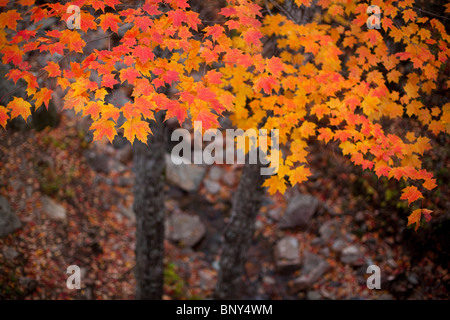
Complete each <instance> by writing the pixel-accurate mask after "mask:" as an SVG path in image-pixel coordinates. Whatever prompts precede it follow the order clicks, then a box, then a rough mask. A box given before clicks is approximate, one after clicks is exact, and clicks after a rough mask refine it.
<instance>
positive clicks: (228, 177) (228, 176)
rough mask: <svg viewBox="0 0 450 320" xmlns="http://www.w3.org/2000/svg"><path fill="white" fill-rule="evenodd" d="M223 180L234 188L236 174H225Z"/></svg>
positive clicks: (230, 172)
mask: <svg viewBox="0 0 450 320" xmlns="http://www.w3.org/2000/svg"><path fill="white" fill-rule="evenodd" d="M222 179H223V182H225V183H226V184H227V185H228V186H230V187H232V186H234V184H235V183H236V173H234V172H233V171H227V172H225V173H224V174H223V177H222Z"/></svg>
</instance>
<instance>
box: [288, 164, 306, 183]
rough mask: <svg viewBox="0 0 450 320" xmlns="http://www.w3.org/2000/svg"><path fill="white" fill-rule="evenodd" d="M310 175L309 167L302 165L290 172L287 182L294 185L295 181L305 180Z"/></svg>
mask: <svg viewBox="0 0 450 320" xmlns="http://www.w3.org/2000/svg"><path fill="white" fill-rule="evenodd" d="M310 175H311V171H310V170H309V168H306V167H305V166H304V165H302V166H299V167H297V168H295V169H294V170H292V171H291V172H290V174H289V182H290V183H291V185H292V186H295V185H296V184H297V183H298V184H300V183H302V182H303V181H307V180H308V177H309V176H310Z"/></svg>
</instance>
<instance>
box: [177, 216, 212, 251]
mask: <svg viewBox="0 0 450 320" xmlns="http://www.w3.org/2000/svg"><path fill="white" fill-rule="evenodd" d="M168 228H169V231H168V235H169V239H170V240H172V241H173V242H176V243H178V244H179V245H180V246H182V247H193V246H195V245H196V244H197V243H198V242H199V241H200V240H202V238H203V237H204V236H205V233H206V228H205V225H204V224H203V223H202V222H201V220H200V218H199V217H198V216H193V215H189V214H185V213H173V214H172V215H171V216H170V217H169V219H168Z"/></svg>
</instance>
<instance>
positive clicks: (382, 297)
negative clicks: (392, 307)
mask: <svg viewBox="0 0 450 320" xmlns="http://www.w3.org/2000/svg"><path fill="white" fill-rule="evenodd" d="M378 300H394V296H393V295H392V294H390V293H383V294H382V295H380V297H379V298H378Z"/></svg>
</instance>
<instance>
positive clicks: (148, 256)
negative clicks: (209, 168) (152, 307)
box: [133, 112, 165, 300]
mask: <svg viewBox="0 0 450 320" xmlns="http://www.w3.org/2000/svg"><path fill="white" fill-rule="evenodd" d="M156 119H157V122H156V123H155V121H151V122H150V128H151V130H152V132H153V135H150V136H149V138H148V146H147V145H145V144H143V143H141V142H139V141H136V142H135V144H134V150H133V152H134V155H133V156H134V159H133V161H134V162H133V165H134V171H135V175H136V178H135V185H134V203H133V209H134V212H135V213H136V251H135V253H136V267H135V276H136V299H139V300H142V299H146V300H147V299H152V300H157V299H161V298H162V294H163V281H164V277H163V272H164V216H165V206H164V185H165V158H164V154H165V137H164V136H165V135H164V123H163V120H164V116H163V115H162V114H161V112H160V113H159V114H157V115H156Z"/></svg>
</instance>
